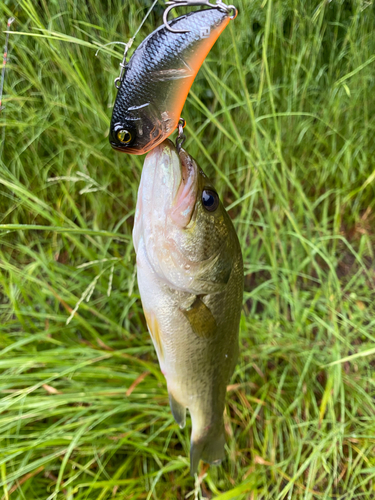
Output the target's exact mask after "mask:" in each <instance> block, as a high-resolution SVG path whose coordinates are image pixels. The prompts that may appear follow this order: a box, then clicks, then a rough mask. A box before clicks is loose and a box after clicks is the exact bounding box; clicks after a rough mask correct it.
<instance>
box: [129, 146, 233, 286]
mask: <svg viewBox="0 0 375 500" xmlns="http://www.w3.org/2000/svg"><path fill="white" fill-rule="evenodd" d="M133 239H134V243H135V248H136V250H137V248H138V246H139V244H140V241H141V240H142V241H143V245H144V249H145V251H146V253H147V258H148V260H149V262H150V264H151V266H152V268H153V270H154V272H156V273H157V275H158V276H159V278H161V279H162V280H164V281H165V283H166V284H168V285H169V286H171V287H173V288H175V289H179V290H182V291H187V292H189V293H194V294H199V293H209V292H213V291H219V290H220V289H221V285H222V284H223V283H224V284H225V283H226V282H227V281H228V279H229V275H230V270H231V263H232V261H233V259H232V256H233V248H234V246H235V245H236V242H237V236H236V234H235V231H234V228H233V225H232V222H231V220H230V218H229V216H228V214H227V212H226V210H225V208H224V206H223V205H222V203H221V201H220V199H219V196H218V194H217V192H216V190H215V188H214V186H213V185H212V183H211V182H210V181H209V179H208V178H207V176H206V175H205V174H204V172H203V171H202V170H201V168H200V167H199V166H198V164H197V162H196V161H195V160H194V159H193V158H192V157H191V156H190V155H189V154H188V153H187V152H186V151H184V150H181V151H180V153H178V152H177V150H176V148H175V147H174V145H173V144H172V143H171V142H170V141H169V140H167V141H165V142H163V143H162V144H160V145H159V146H158V147H156V148H155V149H153V150H152V151H151V152H150V153H149V154H148V156H147V157H146V160H145V164H144V168H143V172H142V180H141V186H140V189H139V193H138V202H137V212H136V219H135V226H134V231H133ZM210 286H211V288H210Z"/></svg>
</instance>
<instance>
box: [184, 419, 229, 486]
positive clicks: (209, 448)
mask: <svg viewBox="0 0 375 500" xmlns="http://www.w3.org/2000/svg"><path fill="white" fill-rule="evenodd" d="M224 445H225V436H224V429H223V426H222V425H220V427H217V428H216V429H212V430H211V431H209V432H208V433H207V434H206V435H205V436H203V437H201V438H200V439H194V437H193V434H192V435H191V445H190V474H191V475H192V476H194V474H195V473H196V472H197V471H198V465H199V460H203V461H204V462H208V463H209V464H212V465H219V464H220V463H221V461H222V460H223V459H224V457H225V451H224Z"/></svg>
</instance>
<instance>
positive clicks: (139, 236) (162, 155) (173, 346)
mask: <svg viewBox="0 0 375 500" xmlns="http://www.w3.org/2000/svg"><path fill="white" fill-rule="evenodd" d="M133 239H134V245H135V249H136V252H137V272H138V284H139V290H140V293H141V299H142V304H143V309H144V312H145V316H146V320H147V325H148V328H149V331H150V335H151V337H152V340H153V343H154V345H155V349H156V351H157V355H158V359H159V363H160V367H161V370H162V372H163V373H164V375H165V378H166V381H167V386H168V392H169V399H170V404H171V409H172V412H173V415H174V417H175V419H176V421H177V422H178V423H179V424H180V426H181V427H183V426H184V425H185V414H186V408H188V409H189V411H190V414H191V418H192V438H191V472H192V473H193V474H194V473H195V472H196V471H197V467H198V463H199V459H200V458H202V459H203V460H204V461H206V462H209V463H215V462H218V461H220V460H221V459H223V457H224V443H225V439H224V423H223V412H224V406H225V394H226V386H227V384H228V382H229V379H230V376H231V375H232V373H233V370H234V366H235V363H236V360H237V355H238V328H239V320H240V314H241V305H242V293H243V266H242V255H241V250H240V245H239V242H238V239H237V236H236V233H235V230H234V228H233V224H232V222H231V220H230V218H229V216H228V214H227V213H226V211H225V209H224V207H223V206H222V204H221V203H220V201H219V199H218V197H217V194H216V192H215V191H214V189H213V187H212V186H211V184H210V182H209V181H208V179H207V177H206V176H205V175H204V173H203V172H202V171H201V170H200V169H199V167H198V166H197V164H196V162H195V161H194V160H193V159H192V158H191V157H190V156H189V155H188V154H187V153H186V152H184V151H182V152H181V153H180V157H179V156H178V154H177V152H176V149H175V147H174V146H173V145H172V143H171V142H170V141H166V142H164V143H163V144H161V145H159V146H158V147H157V148H155V149H154V150H153V151H152V152H151V153H150V154H149V155H148V156H147V158H146V161H145V165H144V169H143V173H142V180H141V185H140V189H139V193H138V201H137V210H136V219H135V225H134V231H133Z"/></svg>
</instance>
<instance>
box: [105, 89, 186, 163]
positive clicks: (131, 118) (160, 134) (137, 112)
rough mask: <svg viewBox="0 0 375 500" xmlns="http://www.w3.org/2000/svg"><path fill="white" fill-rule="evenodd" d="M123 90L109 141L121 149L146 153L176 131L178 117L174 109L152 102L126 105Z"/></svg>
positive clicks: (115, 111)
mask: <svg viewBox="0 0 375 500" xmlns="http://www.w3.org/2000/svg"><path fill="white" fill-rule="evenodd" d="M121 90H122V89H121V88H120V90H119V93H118V96H117V99H116V102H115V107H114V110H113V114H112V120H111V125H110V130H109V142H110V144H111V146H112V148H113V149H116V150H117V151H120V152H122V153H129V154H135V155H141V154H144V153H147V152H148V151H150V150H151V149H152V148H154V147H155V146H157V145H158V144H159V143H161V142H162V141H164V140H165V139H166V138H167V137H168V136H169V135H170V134H171V133H172V132H173V130H174V129H175V128H176V123H177V121H178V117H177V116H175V114H173V113H171V112H169V113H168V112H160V111H159V110H158V108H157V106H156V105H155V104H153V103H151V102H146V103H141V104H137V105H132V106H127V104H126V97H125V96H124V98H123V99H122V95H123V94H124V92H121ZM172 115H173V116H172Z"/></svg>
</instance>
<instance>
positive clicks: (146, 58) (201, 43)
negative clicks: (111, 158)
mask: <svg viewBox="0 0 375 500" xmlns="http://www.w3.org/2000/svg"><path fill="white" fill-rule="evenodd" d="M229 20H230V17H229V15H228V14H227V13H225V12H222V11H221V10H219V9H207V10H202V11H196V12H190V13H189V14H187V15H185V16H181V17H179V18H177V19H174V20H172V21H171V22H170V26H171V27H172V28H173V29H176V30H186V32H185V33H172V32H171V31H169V30H168V29H167V28H166V27H165V26H164V25H163V26H160V27H159V28H158V29H157V30H155V31H154V32H153V33H151V34H150V35H149V36H148V37H147V38H146V39H145V40H144V41H143V42H142V43H141V44H140V45H139V47H138V48H137V49H136V51H135V52H134V54H133V56H132V57H131V59H130V61H129V63H128V65H127V67H126V71H125V75H124V78H123V80H122V82H121V85H120V88H119V90H118V93H117V97H116V101H115V104H114V108H113V113H112V120H111V125H110V137H109V138H110V143H111V145H112V147H113V148H114V149H117V150H119V151H122V152H125V153H130V154H143V153H146V152H148V151H150V150H151V149H152V148H153V147H155V146H156V145H158V144H160V143H161V142H163V141H164V140H165V139H166V138H167V137H168V136H169V135H170V134H171V133H172V132H173V131H174V130H175V129H176V127H177V124H178V121H179V118H180V114H181V110H182V108H183V105H184V103H185V100H186V97H187V95H188V92H189V90H190V87H191V85H192V84H193V81H194V79H195V77H196V75H197V73H198V71H199V68H200V67H201V65H202V64H203V61H204V59H205V58H206V56H207V54H208V52H209V51H210V49H211V48H212V46H213V45H214V43H215V41H216V40H217V38H218V37H219V35H220V33H221V32H222V31H223V30H224V28H225V27H226V26H227V24H228V23H229Z"/></svg>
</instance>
